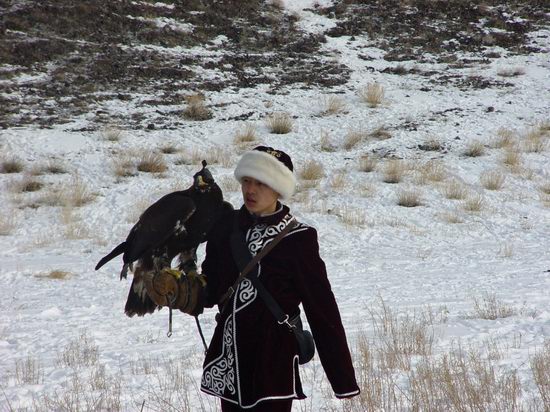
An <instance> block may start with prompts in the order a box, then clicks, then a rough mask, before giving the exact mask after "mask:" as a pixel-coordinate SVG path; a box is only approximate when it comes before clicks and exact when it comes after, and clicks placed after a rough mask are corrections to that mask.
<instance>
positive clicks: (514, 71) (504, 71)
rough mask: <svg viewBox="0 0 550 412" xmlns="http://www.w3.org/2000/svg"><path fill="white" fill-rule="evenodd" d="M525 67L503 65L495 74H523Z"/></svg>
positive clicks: (510, 75) (504, 75)
mask: <svg viewBox="0 0 550 412" xmlns="http://www.w3.org/2000/svg"><path fill="white" fill-rule="evenodd" d="M524 74H525V69H524V68H523V67H503V68H500V69H498V70H497V75H498V76H501V77H517V76H523V75H524Z"/></svg>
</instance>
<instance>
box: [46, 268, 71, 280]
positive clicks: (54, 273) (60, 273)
mask: <svg viewBox="0 0 550 412" xmlns="http://www.w3.org/2000/svg"><path fill="white" fill-rule="evenodd" d="M38 277H40V278H47V279H54V280H66V279H69V278H70V277H71V272H67V271H66V270H59V269H55V270H51V271H49V272H48V273H46V274H45V275H40V276H38Z"/></svg>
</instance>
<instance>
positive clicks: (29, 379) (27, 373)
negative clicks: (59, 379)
mask: <svg viewBox="0 0 550 412" xmlns="http://www.w3.org/2000/svg"><path fill="white" fill-rule="evenodd" d="M15 381H16V382H17V384H19V385H40V384H41V383H43V382H44V370H43V368H42V365H41V364H40V362H39V361H38V359H36V358H34V357H32V356H30V355H29V356H27V357H26V358H24V359H19V360H16V361H15Z"/></svg>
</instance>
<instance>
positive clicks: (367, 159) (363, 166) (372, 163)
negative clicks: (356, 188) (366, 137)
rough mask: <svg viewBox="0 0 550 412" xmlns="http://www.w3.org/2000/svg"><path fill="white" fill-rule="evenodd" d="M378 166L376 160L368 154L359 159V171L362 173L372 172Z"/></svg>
mask: <svg viewBox="0 0 550 412" xmlns="http://www.w3.org/2000/svg"><path fill="white" fill-rule="evenodd" d="M377 164H378V158H377V157H375V156H372V155H369V154H364V155H363V156H361V157H360V158H359V170H360V171H362V172H366V173H369V172H373V171H374V170H375V169H376V165H377Z"/></svg>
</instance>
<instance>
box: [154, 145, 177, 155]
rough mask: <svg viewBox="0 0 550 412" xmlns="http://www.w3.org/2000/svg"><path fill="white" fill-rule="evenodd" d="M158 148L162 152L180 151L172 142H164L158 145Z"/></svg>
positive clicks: (172, 152)
mask: <svg viewBox="0 0 550 412" xmlns="http://www.w3.org/2000/svg"><path fill="white" fill-rule="evenodd" d="M158 150H159V152H160V153H162V154H175V153H178V152H179V151H180V149H179V148H178V146H176V145H175V144H172V143H166V144H164V145H162V146H160V147H159V149H158Z"/></svg>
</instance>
